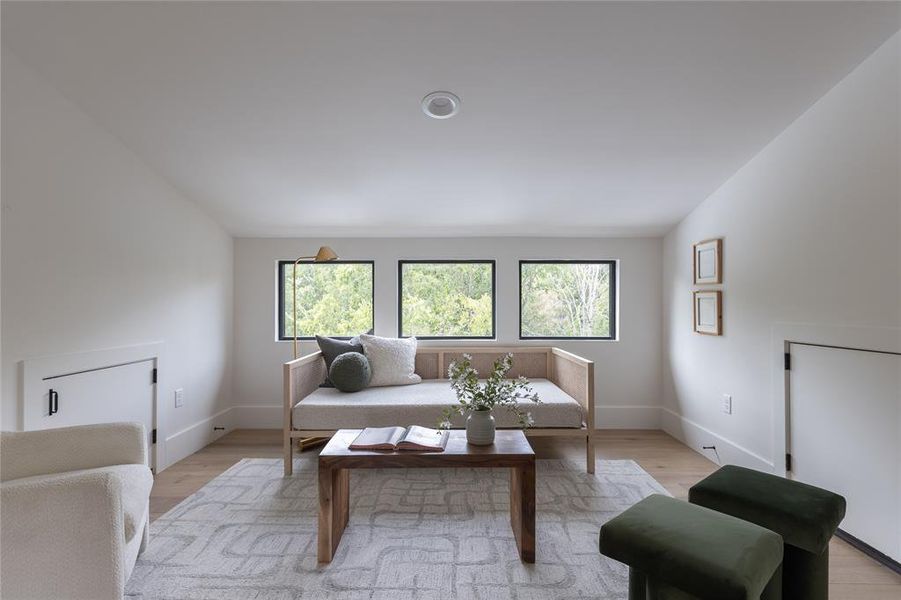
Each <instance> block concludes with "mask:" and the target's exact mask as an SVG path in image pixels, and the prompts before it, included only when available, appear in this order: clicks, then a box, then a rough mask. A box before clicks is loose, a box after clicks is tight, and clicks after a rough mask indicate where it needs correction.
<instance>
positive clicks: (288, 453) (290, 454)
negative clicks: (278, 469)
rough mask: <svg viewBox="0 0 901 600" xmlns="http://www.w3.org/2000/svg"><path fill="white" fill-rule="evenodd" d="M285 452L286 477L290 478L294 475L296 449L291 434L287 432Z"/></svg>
mask: <svg viewBox="0 0 901 600" xmlns="http://www.w3.org/2000/svg"><path fill="white" fill-rule="evenodd" d="M284 452H285V477H290V476H291V475H292V474H293V473H294V462H293V459H294V447H293V445H292V444H291V433H290V432H288V431H286V432H285V441H284Z"/></svg>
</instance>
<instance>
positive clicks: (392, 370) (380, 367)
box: [360, 333, 422, 387]
mask: <svg viewBox="0 0 901 600" xmlns="http://www.w3.org/2000/svg"><path fill="white" fill-rule="evenodd" d="M360 343H361V344H363V354H365V355H366V358H367V359H369V367H370V369H372V378H371V379H370V380H369V387H380V386H385V385H410V384H413V383H419V382H420V381H422V378H421V377H420V376H419V375H417V374H416V373H415V372H414V369H415V368H416V338H415V337H408V338H385V337H378V336H375V335H368V334H365V333H364V334H362V335H360Z"/></svg>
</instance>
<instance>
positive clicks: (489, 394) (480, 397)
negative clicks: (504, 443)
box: [438, 352, 540, 429]
mask: <svg viewBox="0 0 901 600" xmlns="http://www.w3.org/2000/svg"><path fill="white" fill-rule="evenodd" d="M511 368H513V354H511V353H509V352H508V353H507V354H505V355H504V356H503V357H502V358H499V359H497V360H495V361H494V365H493V367H492V369H491V374H490V375H489V376H488V379H486V380H484V381H480V380H479V372H478V371H477V370H475V369H474V368H473V366H472V356H471V355H469V354H464V355H463V359H462V360H460V361H454V362H452V363H451V364H450V366H449V367H448V369H447V376H448V378H449V379H450V382H451V388H453V390H454V392H455V393H456V394H457V400H458V403H457V404H455V405H454V406H449V407H448V408H446V409H444V414H443V419H442V421H441V422H440V423H439V424H438V427H439V428H440V429H450V427H451V418H452V417H453V416H454V415H456V414H459V415H464V414H466V413H468V412H471V411H474V410H493V409H495V408H505V409H507V410H509V411H510V412H511V413H513V414H514V415H516V418H517V421H518V423H519V426H520V427H521V428H523V429H526V428H528V427H531V426H532V425H534V423H535V422H534V420H533V419H532V413H530V412H527V411H524V410H522V409H521V408H520V407H519V401H520V400H529V401H531V402H535V403H536V404H537V403H539V402H540V400H539V399H538V394H536V393H535V392H534V391H533V390H532V387H531V386H530V384H529V380H528V379H526V378H525V377H523V376H519V377H517V378H516V379H507V377H506V376H507V373H508V372H509V371H510V369H511Z"/></svg>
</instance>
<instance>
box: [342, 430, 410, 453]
mask: <svg viewBox="0 0 901 600" xmlns="http://www.w3.org/2000/svg"><path fill="white" fill-rule="evenodd" d="M406 431H407V430H406V429H404V428H403V427H367V428H366V429H364V430H363V431H362V432H360V435H358V436H357V438H356V439H355V440H354V441H353V442H352V443H351V445H350V447H351V448H375V447H390V448H393V447H394V446H395V445H396V444H397V443H398V442H399V441H400V440H401V439H403V437H404V434H405V433H406Z"/></svg>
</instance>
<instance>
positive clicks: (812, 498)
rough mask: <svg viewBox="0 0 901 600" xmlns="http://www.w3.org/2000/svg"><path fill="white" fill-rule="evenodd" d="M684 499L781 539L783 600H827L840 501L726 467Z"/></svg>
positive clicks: (827, 494) (815, 490) (818, 491)
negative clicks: (832, 543)
mask: <svg viewBox="0 0 901 600" xmlns="http://www.w3.org/2000/svg"><path fill="white" fill-rule="evenodd" d="M688 500H689V502H691V503H692V504H696V505H699V506H704V507H707V508H710V509H713V510H715V511H718V512H721V513H725V514H727V515H732V516H733V517H738V518H739V519H744V520H745V521H750V522H751V523H756V524H757V525H760V526H761V527H766V528H767V529H769V530H771V531H775V532H776V533H778V534H779V535H781V536H782V539H783V540H784V543H785V550H784V555H785V558H784V559H783V568H782V597H783V598H786V599H788V598H791V600H825V599H826V598H828V596H829V540H830V539H831V538H832V535H833V534H834V533H835V530H836V529H837V528H838V525H839V523H841V521H842V519H843V518H844V516H845V499H844V498H843V497H841V496H839V495H838V494H834V493H832V492H829V491H826V490H823V489H820V488H818V487H814V486H812V485H806V484H803V483H800V482H798V481H792V480H790V479H785V478H782V477H777V476H776V475H770V474H768V473H761V472H760V471H754V470H752V469H745V468H743V467H736V466H732V465H730V466H725V467H723V468H721V469H719V470H718V471H717V472H716V473H714V474H713V475H711V476H709V477H707V478H706V479H704V480H703V481H701V482H700V483H697V484H696V485H694V486H693V487H692V488H691V489H690V490H689V492H688Z"/></svg>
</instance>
